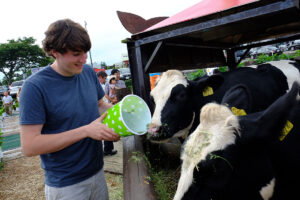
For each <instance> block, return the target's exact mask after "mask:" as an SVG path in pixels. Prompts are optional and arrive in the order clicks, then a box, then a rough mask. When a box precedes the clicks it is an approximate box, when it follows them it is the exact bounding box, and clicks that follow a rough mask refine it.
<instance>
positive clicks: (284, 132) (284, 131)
mask: <svg viewBox="0 0 300 200" xmlns="http://www.w3.org/2000/svg"><path fill="white" fill-rule="evenodd" d="M293 127H294V125H293V124H292V122H290V121H289V120H287V122H286V124H285V126H284V128H283V129H282V135H281V136H280V137H279V140H280V141H282V140H284V138H285V136H287V134H288V133H289V132H290V131H291V130H292V128H293Z"/></svg>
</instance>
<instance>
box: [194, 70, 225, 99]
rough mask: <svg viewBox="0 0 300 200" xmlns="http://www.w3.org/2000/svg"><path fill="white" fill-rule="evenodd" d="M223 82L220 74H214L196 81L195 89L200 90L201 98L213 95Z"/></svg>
mask: <svg viewBox="0 0 300 200" xmlns="http://www.w3.org/2000/svg"><path fill="white" fill-rule="evenodd" d="M223 82H224V77H223V76H222V74H215V75H212V76H205V77H202V78H201V79H200V80H198V81H197V88H198V89H200V90H201V92H202V94H203V96H209V95H212V94H214V91H216V90H217V89H218V88H219V87H220V86H221V85H222V84H223Z"/></svg>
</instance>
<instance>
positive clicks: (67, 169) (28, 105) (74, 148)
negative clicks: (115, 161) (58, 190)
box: [20, 65, 104, 187]
mask: <svg viewBox="0 0 300 200" xmlns="http://www.w3.org/2000/svg"><path fill="white" fill-rule="evenodd" d="M103 96H104V91H103V89H102V87H101V85H100V83H99V80H98V78H97V76H96V73H95V72H94V70H93V69H92V68H91V67H89V66H87V65H84V67H83V70H82V73H80V74H77V75H75V76H72V77H64V76H61V75H60V74H58V73H57V72H55V71H54V70H53V69H52V68H51V67H50V66H47V67H46V68H45V69H43V70H41V71H39V72H37V73H36V74H34V75H32V76H31V77H29V78H28V79H27V80H26V81H25V83H24V85H23V88H22V95H21V100H20V124H21V125H25V124H43V128H42V131H41V132H42V134H54V133H61V132H64V131H68V130H71V129H75V128H78V127H81V126H84V125H87V124H89V123H91V122H92V121H94V120H95V119H96V118H98V117H99V112H98V100H99V99H101V98H102V97H103ZM41 160H42V168H43V169H44V170H45V183H46V184H47V185H49V186H52V187H64V186H68V185H72V184H75V183H78V182H81V181H83V180H85V179H87V178H89V177H91V176H93V175H94V174H96V173H97V172H98V171H99V170H100V169H102V167H103V156H102V142H101V141H96V140H93V139H91V138H85V139H82V140H80V141H78V142H77V143H74V144H73V145H71V146H69V147H67V148H65V149H62V150H60V151H57V152H54V153H49V154H43V155H41Z"/></svg>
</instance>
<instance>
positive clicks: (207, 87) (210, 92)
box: [202, 86, 214, 97]
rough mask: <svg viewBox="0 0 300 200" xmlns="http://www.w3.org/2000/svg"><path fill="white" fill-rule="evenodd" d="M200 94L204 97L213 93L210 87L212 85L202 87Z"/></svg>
mask: <svg viewBox="0 0 300 200" xmlns="http://www.w3.org/2000/svg"><path fill="white" fill-rule="evenodd" d="M202 94H203V96H204V97H206V96H209V95H213V94H214V90H213V89H212V87H209V86H206V88H204V90H203V92H202Z"/></svg>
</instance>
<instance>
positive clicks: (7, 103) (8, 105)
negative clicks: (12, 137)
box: [2, 92, 13, 116]
mask: <svg viewBox="0 0 300 200" xmlns="http://www.w3.org/2000/svg"><path fill="white" fill-rule="evenodd" d="M2 102H3V105H4V109H5V114H6V116H10V115H12V104H13V98H12V97H11V96H10V95H8V92H4V96H3V98H2Z"/></svg>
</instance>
